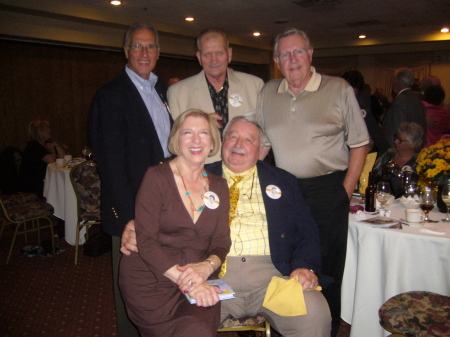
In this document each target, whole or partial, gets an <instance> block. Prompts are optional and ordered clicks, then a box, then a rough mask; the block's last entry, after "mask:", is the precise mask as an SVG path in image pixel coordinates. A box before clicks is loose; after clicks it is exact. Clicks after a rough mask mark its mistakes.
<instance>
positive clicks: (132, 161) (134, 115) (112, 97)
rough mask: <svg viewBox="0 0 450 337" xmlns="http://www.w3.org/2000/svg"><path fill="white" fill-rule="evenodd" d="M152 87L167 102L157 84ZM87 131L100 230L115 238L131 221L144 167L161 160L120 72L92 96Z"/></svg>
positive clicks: (149, 125)
mask: <svg viewBox="0 0 450 337" xmlns="http://www.w3.org/2000/svg"><path fill="white" fill-rule="evenodd" d="M155 88H156V90H157V91H158V93H159V95H160V97H161V100H162V101H163V103H167V99H166V96H165V90H163V88H162V87H161V84H158V83H157V85H156V86H155ZM167 113H168V114H169V117H170V113H169V112H168V111H167ZM170 121H171V123H172V122H173V121H172V117H170ZM89 128H90V140H91V145H92V147H93V150H94V158H95V161H96V162H97V165H98V170H99V174H100V179H101V182H102V224H103V230H104V231H105V232H107V233H109V234H111V235H114V236H121V235H122V231H123V229H124V227H125V224H126V223H127V222H128V221H129V220H131V219H134V202H135V198H136V194H137V191H138V189H139V186H140V184H141V180H142V178H143V176H144V174H145V172H146V171H147V168H148V167H149V166H153V165H157V164H159V163H160V162H161V161H163V159H164V152H163V149H162V147H161V144H160V142H159V139H158V134H157V133H156V129H155V125H154V124H153V121H152V119H151V117H150V114H149V112H148V110H147V107H146V106H145V103H144V101H143V100H142V97H141V95H140V94H139V91H138V90H137V88H136V86H135V85H134V84H133V82H132V81H131V79H130V78H129V76H128V75H127V73H126V72H125V69H124V70H123V71H122V72H121V73H120V74H119V75H118V76H117V77H115V78H114V79H113V80H111V81H110V82H108V83H107V84H105V85H104V86H103V87H102V88H101V89H100V90H98V91H97V93H96V94H95V96H94V100H93V103H92V108H91V116H90V121H89Z"/></svg>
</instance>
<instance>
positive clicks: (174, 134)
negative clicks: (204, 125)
mask: <svg viewBox="0 0 450 337" xmlns="http://www.w3.org/2000/svg"><path fill="white" fill-rule="evenodd" d="M188 117H199V118H204V119H205V120H206V121H207V122H208V124H209V131H210V134H211V138H212V142H213V149H212V150H211V152H210V153H209V155H208V157H211V156H214V155H215V154H216V153H217V152H218V151H219V149H220V134H219V129H218V128H217V125H216V121H215V120H214V118H212V117H211V116H210V115H209V114H207V113H206V112H203V111H201V110H198V109H192V110H187V111H185V112H183V113H182V114H181V115H180V116H178V117H177V119H175V122H174V123H173V126H172V130H171V131H170V135H169V151H170V153H172V154H174V155H177V156H178V155H179V154H180V153H181V150H180V148H179V146H178V139H179V137H180V129H181V126H182V125H183V123H184V121H185V120H186V118H188Z"/></svg>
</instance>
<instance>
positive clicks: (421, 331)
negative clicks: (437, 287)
mask: <svg viewBox="0 0 450 337" xmlns="http://www.w3.org/2000/svg"><path fill="white" fill-rule="evenodd" d="M378 315H379V316H380V324H381V326H382V327H383V328H384V329H385V330H387V331H389V332H391V333H393V334H392V335H390V336H389V337H395V336H417V337H422V336H435V337H444V336H450V297H447V296H444V295H440V294H435V293H432V292H428V291H409V292H406V293H402V294H399V295H396V296H394V297H391V298H390V299H389V300H387V301H386V302H385V303H384V304H383V305H382V306H381V308H380V310H379V311H378Z"/></svg>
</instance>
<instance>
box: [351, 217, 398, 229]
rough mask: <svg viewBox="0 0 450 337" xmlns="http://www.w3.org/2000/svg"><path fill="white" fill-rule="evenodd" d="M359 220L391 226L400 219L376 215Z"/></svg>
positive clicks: (370, 223) (379, 225)
mask: <svg viewBox="0 0 450 337" xmlns="http://www.w3.org/2000/svg"><path fill="white" fill-rule="evenodd" d="M359 222H362V223H366V224H369V225H373V226H377V227H390V226H392V225H393V224H395V223H397V222H398V220H395V219H392V218H387V217H385V216H375V217H373V218H369V219H366V220H360V221H359Z"/></svg>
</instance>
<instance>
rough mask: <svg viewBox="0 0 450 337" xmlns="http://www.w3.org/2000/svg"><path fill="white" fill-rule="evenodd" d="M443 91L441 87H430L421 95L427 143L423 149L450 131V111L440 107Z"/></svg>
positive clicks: (443, 95) (442, 100)
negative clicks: (426, 124) (425, 113)
mask: <svg viewBox="0 0 450 337" xmlns="http://www.w3.org/2000/svg"><path fill="white" fill-rule="evenodd" d="M444 99H445V91H444V88H442V86H441V85H430V86H429V87H427V88H426V89H425V92H424V94H423V101H422V103H423V105H425V108H426V109H427V123H428V126H427V143H426V144H425V147H430V146H431V145H434V144H435V143H436V142H437V141H438V140H439V139H441V137H442V136H443V135H444V134H445V133H447V132H448V131H450V111H449V110H445V109H444V108H443V107H442V103H443V102H444Z"/></svg>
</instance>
